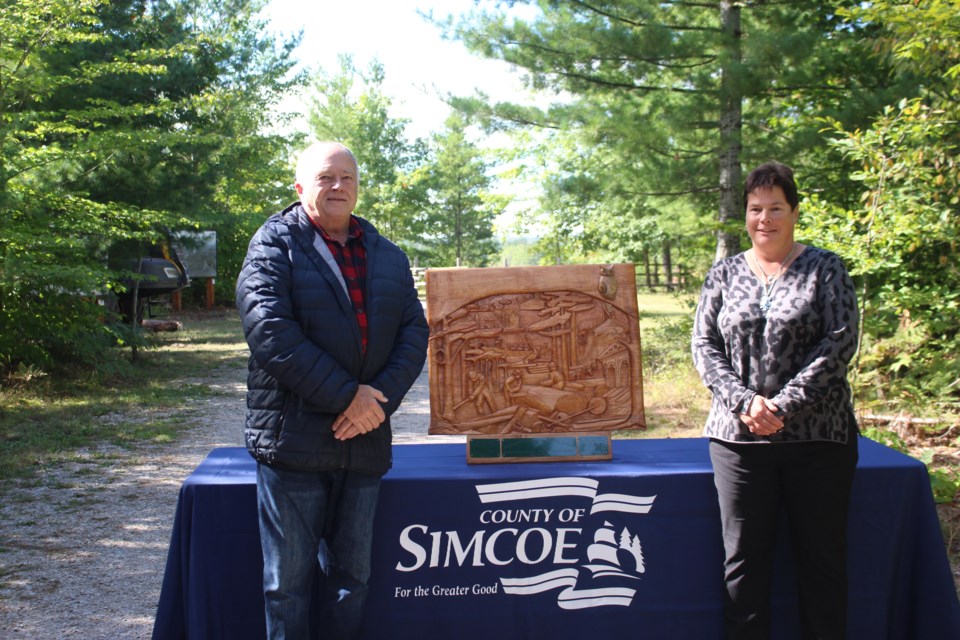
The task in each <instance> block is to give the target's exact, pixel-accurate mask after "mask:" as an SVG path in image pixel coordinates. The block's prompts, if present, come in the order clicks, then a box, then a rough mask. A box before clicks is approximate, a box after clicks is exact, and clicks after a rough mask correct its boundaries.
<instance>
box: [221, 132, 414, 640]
mask: <svg viewBox="0 0 960 640" xmlns="http://www.w3.org/2000/svg"><path fill="white" fill-rule="evenodd" d="M358 183H359V169H358V167H357V162H356V159H355V158H354V156H353V154H352V153H351V152H350V150H349V149H347V148H346V147H344V146H342V145H340V144H337V143H333V142H322V143H317V144H314V145H312V146H310V147H309V148H308V149H307V150H306V151H304V152H303V154H302V155H301V157H300V160H299V162H298V165H297V169H296V184H295V187H296V191H297V194H298V195H299V196H300V202H299V203H296V204H293V205H291V206H289V207H287V208H286V209H284V210H283V211H281V212H280V213H278V214H275V215H273V216H271V217H270V218H269V219H268V220H267V221H266V222H265V223H264V224H263V226H262V227H261V228H260V229H259V230H258V231H257V233H256V234H255V235H254V236H253V238H252V240H251V241H250V246H249V249H248V251H247V257H246V260H245V261H244V263H243V267H242V269H241V272H240V276H239V278H238V280H237V308H238V309H239V312H240V317H241V319H242V321H243V331H244V335H245V336H246V338H247V343H248V344H249V346H250V362H249V371H248V377H247V389H248V391H247V418H246V430H245V436H246V443H247V449H248V450H249V451H250V454H251V455H252V456H253V457H254V458H255V459H256V460H257V502H258V513H259V518H260V538H261V545H262V548H263V561H264V568H263V588H264V599H265V605H266V617H267V635H268V637H269V638H271V639H275V638H285V639H287V640H290V639H294V638H308V637H311V638H317V637H320V638H324V639H326V638H352V637H355V636H356V635H357V633H358V630H359V627H360V621H361V617H362V614H363V605H364V602H365V599H366V583H367V578H368V577H369V574H370V550H371V540H372V535H373V518H374V511H375V510H376V505H377V496H378V493H379V488H380V478H381V476H382V475H383V474H384V473H386V471H387V470H388V469H389V468H390V465H391V461H392V458H391V433H390V418H389V416H390V415H391V414H392V413H393V412H394V411H395V410H396V409H397V407H398V406H399V405H400V401H401V400H402V398H403V396H404V395H405V394H406V393H407V391H408V390H409V389H410V387H411V385H412V384H413V382H414V381H415V380H416V378H417V376H418V375H419V374H420V371H421V369H422V368H423V363H424V360H425V359H426V346H427V337H428V329H427V323H426V320H425V318H424V315H423V308H422V306H421V304H420V302H419V300H418V299H417V291H416V288H415V287H414V284H413V277H412V275H411V273H410V265H409V262H408V261H407V257H406V256H405V255H404V254H403V252H402V251H401V250H400V249H399V248H398V247H397V246H396V245H394V244H393V243H391V242H390V241H388V240H387V239H386V238H384V237H382V236H381V235H380V234H379V233H377V230H376V229H375V228H374V227H373V226H372V225H371V224H370V223H368V222H367V221H365V220H362V219H360V218H358V217H356V216H354V215H353V209H354V207H355V206H356V203H357V189H358ZM318 568H319V570H320V572H319V574H318V572H317V569H318ZM318 577H319V579H320V584H321V588H320V590H321V593H320V597H321V605H322V612H321V615H320V620H319V623H317V624H319V626H320V627H321V628H320V629H315V628H314V629H313V631H312V633H311V624H312V621H311V616H310V600H311V593H312V591H313V587H314V585H316V584H317V578H318Z"/></svg>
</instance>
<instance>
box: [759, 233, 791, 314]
mask: <svg viewBox="0 0 960 640" xmlns="http://www.w3.org/2000/svg"><path fill="white" fill-rule="evenodd" d="M796 248H797V243H796V242H794V243H793V246H792V247H790V253H788V254H787V257H786V258H784V259H783V262H781V263H780V268H779V269H777V272H776V273H774V274H773V276H772V277H771V276H768V275H767V272H766V271H764V270H763V267H761V266H760V261H759V260H757V253H756V251H754V253H753V264H755V265H756V266H757V269H759V270H760V273H762V274H763V282H762V283H761V284H762V286H763V294H762V295H761V296H760V311H761V312H762V313H763V315H767V311H769V310H770V305H771V304H773V300H772V299H771V296H772V295H773V290H774V288H775V287H776V286H777V283H778V282H779V281H780V276H781V275H783V271H784V269H786V268H787V265H788V264H790V258H791V257H793V251H794V250H795V249H796Z"/></svg>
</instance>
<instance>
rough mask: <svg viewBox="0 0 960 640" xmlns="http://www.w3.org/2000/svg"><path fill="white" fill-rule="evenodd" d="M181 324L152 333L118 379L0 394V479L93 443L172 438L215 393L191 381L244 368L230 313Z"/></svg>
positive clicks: (38, 385) (24, 387) (40, 381)
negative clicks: (177, 328) (199, 404)
mask: <svg viewBox="0 0 960 640" xmlns="http://www.w3.org/2000/svg"><path fill="white" fill-rule="evenodd" d="M182 321H183V325H184V328H183V330H182V331H178V332H175V333H161V334H157V335H156V336H155V337H154V338H153V339H152V340H151V343H152V346H151V347H150V348H149V349H146V350H144V349H141V350H139V352H138V357H137V359H136V361H135V362H132V363H131V366H130V372H129V373H128V374H127V375H125V376H124V377H122V378H120V377H79V376H70V377H66V376H64V377H53V376H43V377H35V378H34V379H32V380H30V381H29V382H27V383H24V384H19V385H17V386H15V387H2V388H0V479H4V480H6V479H9V478H14V477H19V478H24V477H27V478H29V477H31V476H32V475H34V474H35V472H36V471H37V470H39V469H42V468H43V466H45V465H47V464H52V463H57V462H63V461H68V460H71V459H75V458H76V452H77V451H78V450H82V449H85V448H88V447H92V446H94V445H98V444H103V443H109V444H112V445H114V446H118V447H127V446H130V445H132V444H134V443H139V442H160V443H162V442H170V441H172V440H173V439H174V438H176V436H177V434H178V433H179V432H180V431H181V430H182V429H183V428H185V427H186V426H188V425H189V424H190V415H191V413H192V412H193V409H192V405H193V403H195V402H198V401H201V400H204V399H206V398H208V397H210V396H212V395H215V394H216V392H214V391H211V390H210V389H209V388H208V387H207V386H206V385H204V384H203V383H202V382H199V381H193V379H201V378H203V377H204V376H206V375H209V372H210V371H212V370H216V369H217V368H220V367H231V368H234V367H243V366H244V365H245V362H246V351H245V346H246V345H245V344H244V342H243V337H242V335H241V333H240V323H239V320H237V319H236V315H235V314H233V313H232V312H224V313H219V314H214V315H212V316H193V317H189V316H187V317H184V318H183V320H182ZM103 455H107V456H108V455H109V454H103Z"/></svg>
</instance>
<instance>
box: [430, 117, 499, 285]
mask: <svg viewBox="0 0 960 640" xmlns="http://www.w3.org/2000/svg"><path fill="white" fill-rule="evenodd" d="M431 158H432V159H433V162H432V163H431V164H430V165H428V166H426V167H425V168H424V170H423V175H424V181H425V184H426V185H427V187H428V197H429V205H428V208H427V213H426V216H425V218H426V231H425V235H424V241H425V243H426V244H427V246H428V247H429V248H430V254H431V255H430V259H429V264H430V266H434V267H452V266H463V267H485V266H487V265H488V264H490V262H491V261H492V260H493V259H494V258H495V255H496V253H497V251H498V246H497V241H496V238H495V237H494V234H493V220H494V218H495V217H496V215H497V214H498V213H500V212H501V211H502V210H503V208H505V206H506V205H507V199H506V198H505V197H502V196H497V195H495V194H493V193H492V192H491V191H490V188H491V186H492V184H493V182H494V181H493V178H491V177H490V176H489V175H488V172H489V165H488V164H487V162H486V161H485V160H484V158H483V154H482V152H481V151H480V150H479V149H478V148H477V146H476V145H474V144H473V143H472V142H470V141H469V140H468V138H467V123H466V121H465V120H464V118H463V116H462V115H460V114H457V113H454V114H453V115H451V116H450V117H449V118H448V119H447V122H446V128H445V129H444V131H442V132H441V133H439V134H436V135H435V136H434V137H433V140H432V144H431Z"/></svg>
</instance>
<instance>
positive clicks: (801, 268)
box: [692, 247, 857, 443]
mask: <svg viewBox="0 0 960 640" xmlns="http://www.w3.org/2000/svg"><path fill="white" fill-rule="evenodd" d="M762 294H763V287H762V286H761V284H760V280H759V278H757V277H756V276H755V275H754V274H753V272H751V270H750V266H749V265H748V264H747V257H746V255H745V254H743V253H740V254H737V255H735V256H733V257H730V258H727V259H725V260H722V261H720V262H718V263H717V264H715V265H714V266H713V267H712V268H711V269H710V271H709V272H708V273H707V277H706V279H705V281H704V283H703V290H702V292H701V295H700V303H699V304H698V305H697V314H696V320H695V324H694V328H693V339H692V348H693V360H694V364H695V365H696V367H697V371H698V372H699V374H700V378H701V379H702V380H703V383H704V384H705V385H706V386H707V388H708V389H710V391H711V393H712V394H713V403H712V405H711V408H710V415H709V416H708V417H707V423H706V426H705V428H704V435H705V436H707V437H710V438H717V439H719V440H723V441H726V442H768V443H769V442H800V441H812V440H821V441H833V442H840V443H845V442H847V441H848V438H849V437H850V434H852V433H856V432H857V425H856V418H855V416H854V413H853V405H852V403H851V397H850V386H849V384H848V383H847V365H848V364H849V363H850V359H851V358H852V357H853V354H854V352H855V351H856V348H857V300H856V293H855V292H854V288H853V282H852V280H851V279H850V276H849V274H848V273H847V270H846V268H845V267H844V265H843V263H842V262H841V260H840V258H839V257H837V256H836V254H833V253H831V252H829V251H826V250H823V249H817V248H815V247H807V248H806V249H805V250H804V251H803V252H802V253H800V255H799V256H797V258H796V259H795V260H794V261H793V263H792V264H791V265H790V266H789V268H788V269H787V270H786V271H785V272H784V273H783V274H782V275H781V276H780V278H779V281H778V282H777V284H776V286H775V287H774V288H773V290H772V293H771V298H772V305H771V306H770V308H769V310H768V311H767V312H766V314H764V313H763V312H762V310H761V308H760V297H761V295H762ZM758 393H759V394H760V395H762V396H764V397H767V398H769V399H770V400H772V401H773V403H774V404H775V405H776V406H777V407H778V408H779V409H780V411H781V413H782V417H783V420H784V428H783V430H782V431H780V432H778V433H776V434H774V435H772V436H767V437H764V436H757V435H754V434H752V433H750V431H749V429H747V427H746V425H745V424H744V423H743V422H742V421H741V420H740V416H739V414H740V413H741V412H742V411H743V410H744V408H745V407H747V406H749V402H750V401H751V400H752V399H753V396H754V395H756V394H758Z"/></svg>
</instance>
